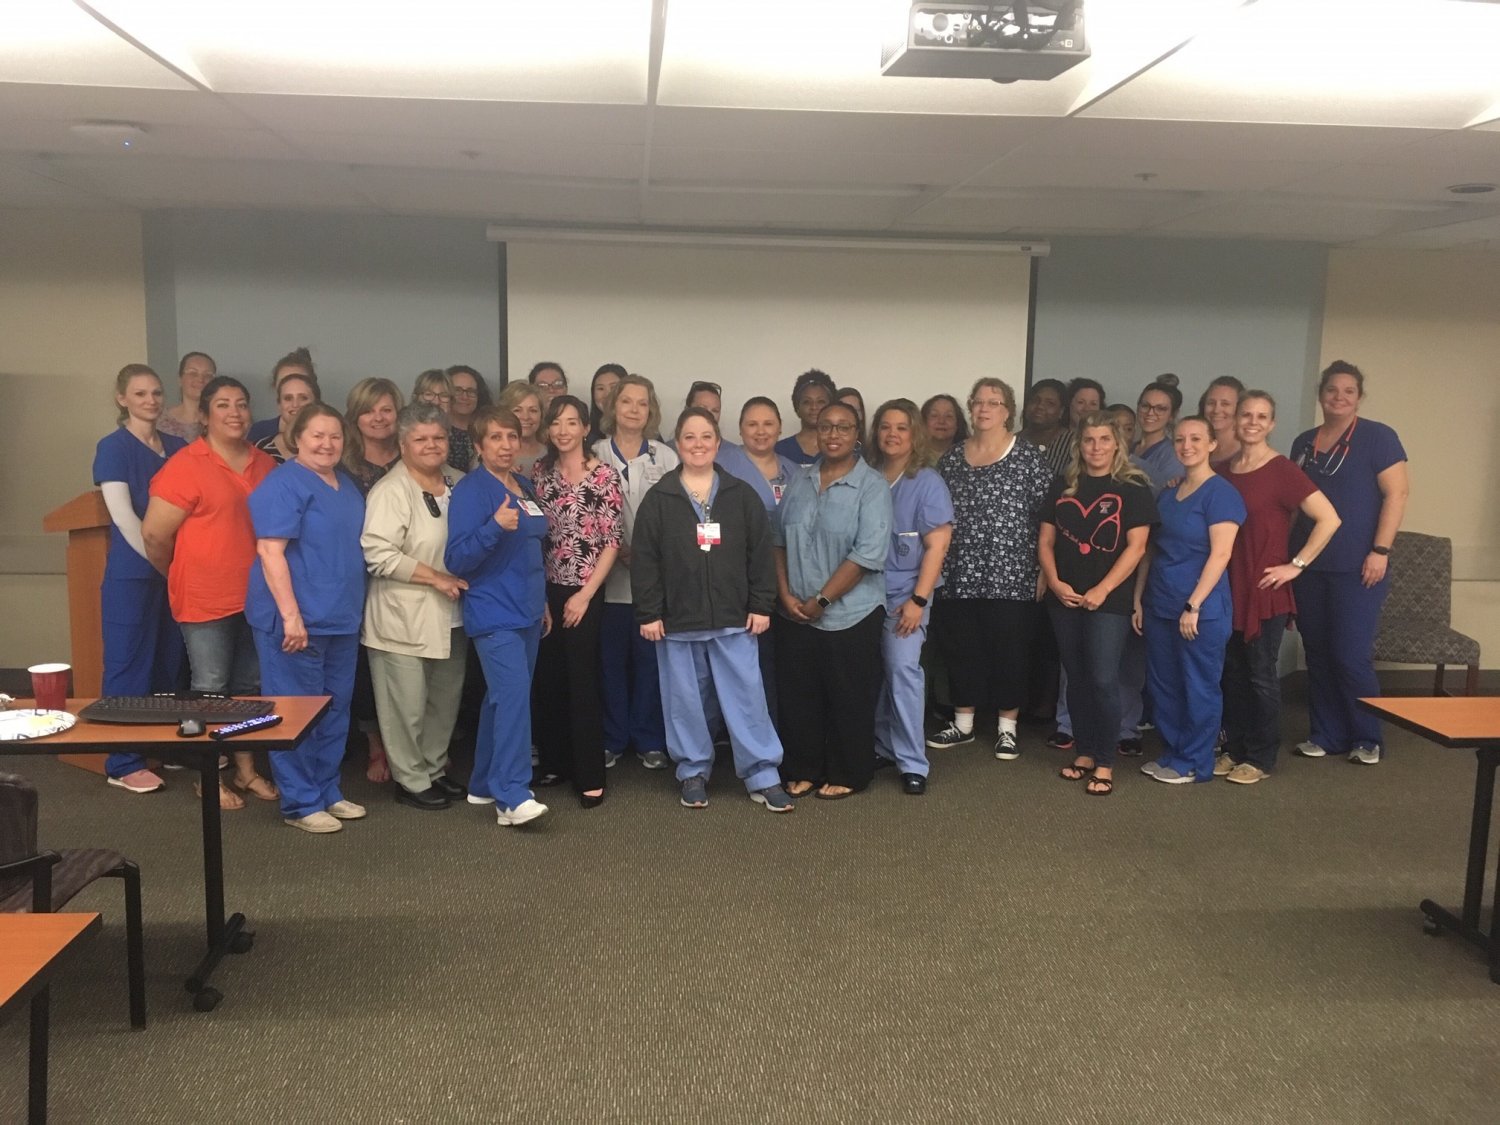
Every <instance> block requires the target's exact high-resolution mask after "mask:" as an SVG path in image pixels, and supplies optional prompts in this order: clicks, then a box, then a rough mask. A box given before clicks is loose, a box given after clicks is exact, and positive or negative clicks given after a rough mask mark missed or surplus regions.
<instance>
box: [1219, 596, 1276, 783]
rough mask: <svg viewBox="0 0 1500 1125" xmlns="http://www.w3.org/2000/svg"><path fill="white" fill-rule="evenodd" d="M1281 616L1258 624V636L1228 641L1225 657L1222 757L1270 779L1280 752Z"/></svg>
mask: <svg viewBox="0 0 1500 1125" xmlns="http://www.w3.org/2000/svg"><path fill="white" fill-rule="evenodd" d="M1286 619H1287V615H1286V614H1284V613H1283V614H1279V615H1278V616H1276V617H1272V618H1271V619H1270V620H1268V621H1262V622H1261V623H1260V634H1259V635H1258V636H1257V637H1256V638H1255V640H1253V641H1246V640H1245V634H1244V633H1235V634H1233V635H1232V636H1231V637H1230V638H1229V647H1228V649H1226V650H1225V653H1224V733H1225V734H1226V735H1227V736H1228V741H1227V742H1225V744H1224V749H1225V751H1226V752H1227V753H1228V754H1229V757H1230V759H1231V760H1232V761H1234V762H1236V763H1238V762H1249V763H1250V764H1251V765H1252V766H1258V767H1260V768H1261V769H1263V770H1265V771H1266V772H1267V773H1270V772H1271V771H1272V770H1274V769H1275V768H1276V753H1277V751H1278V750H1279V749H1280V748H1281V638H1282V637H1283V636H1284V635H1285V634H1286Z"/></svg>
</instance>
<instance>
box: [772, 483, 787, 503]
mask: <svg viewBox="0 0 1500 1125" xmlns="http://www.w3.org/2000/svg"><path fill="white" fill-rule="evenodd" d="M785 491H786V485H784V484H773V485H772V486H771V495H772V496H774V497H775V498H776V503H778V504H780V503H781V494H782V493H783V492H785Z"/></svg>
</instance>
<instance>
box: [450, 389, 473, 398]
mask: <svg viewBox="0 0 1500 1125" xmlns="http://www.w3.org/2000/svg"><path fill="white" fill-rule="evenodd" d="M453 397H454V398H478V397H479V388H478V387H454V388H453Z"/></svg>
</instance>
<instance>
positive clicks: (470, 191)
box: [350, 168, 640, 223]
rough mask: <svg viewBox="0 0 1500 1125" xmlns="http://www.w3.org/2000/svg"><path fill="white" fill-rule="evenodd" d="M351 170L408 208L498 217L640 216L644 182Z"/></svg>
mask: <svg viewBox="0 0 1500 1125" xmlns="http://www.w3.org/2000/svg"><path fill="white" fill-rule="evenodd" d="M350 174H351V176H352V177H353V178H354V180H355V181H356V182H357V183H358V184H359V185H360V188H361V190H362V192H363V193H364V194H365V195H367V196H368V197H369V198H370V199H371V200H373V201H374V202H376V203H377V204H378V205H379V206H381V207H382V208H384V209H386V210H389V211H395V212H398V213H403V214H407V213H409V214H447V215H469V216H473V217H476V218H488V219H492V220H495V221H497V222H499V221H513V222H514V221H520V222H538V223H542V222H580V223H634V222H639V221H640V186H639V184H638V183H608V182H603V181H600V182H594V183H589V182H584V181H572V182H570V181H566V180H520V179H512V178H507V177H504V176H495V175H488V174H485V173H480V172H470V173H464V174H454V173H443V172H435V171H419V170H416V169H406V168H356V169H353V170H352V171H351V173H350Z"/></svg>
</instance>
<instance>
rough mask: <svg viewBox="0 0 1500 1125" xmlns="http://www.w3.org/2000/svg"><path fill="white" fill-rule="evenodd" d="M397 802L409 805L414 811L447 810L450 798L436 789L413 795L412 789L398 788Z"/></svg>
mask: <svg viewBox="0 0 1500 1125" xmlns="http://www.w3.org/2000/svg"><path fill="white" fill-rule="evenodd" d="M396 800H397V801H399V802H400V803H401V804H403V805H409V806H410V807H411V808H414V809H446V808H447V807H448V798H447V797H445V796H443V795H442V794H441V793H439V792H438V791H437V790H436V789H424V790H422V792H420V793H413V792H412V791H411V790H410V789H403V788H401V786H399V785H398V786H396Z"/></svg>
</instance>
